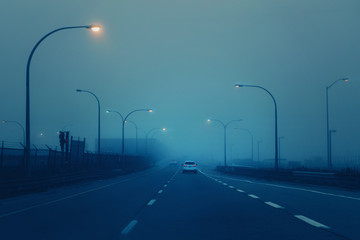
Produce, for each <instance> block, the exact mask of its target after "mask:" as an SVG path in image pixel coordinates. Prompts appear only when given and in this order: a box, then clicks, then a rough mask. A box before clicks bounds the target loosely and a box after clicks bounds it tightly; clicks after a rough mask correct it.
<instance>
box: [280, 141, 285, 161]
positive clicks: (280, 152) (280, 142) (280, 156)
mask: <svg viewBox="0 0 360 240" xmlns="http://www.w3.org/2000/svg"><path fill="white" fill-rule="evenodd" d="M281 139H284V137H279V161H280V162H281V156H280V155H281V148H280V146H281Z"/></svg>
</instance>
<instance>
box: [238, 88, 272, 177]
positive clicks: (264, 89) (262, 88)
mask: <svg viewBox="0 0 360 240" xmlns="http://www.w3.org/2000/svg"><path fill="white" fill-rule="evenodd" d="M235 87H236V88H239V87H254V88H260V89H262V90H264V91H265V92H267V93H268V94H269V95H270V96H271V98H272V100H273V102H274V106H275V169H276V170H278V169H279V157H278V127H277V104H276V101H275V98H274V96H273V95H272V94H271V93H270V92H269V91H268V90H267V89H265V88H263V87H261V86H257V85H244V84H235Z"/></svg>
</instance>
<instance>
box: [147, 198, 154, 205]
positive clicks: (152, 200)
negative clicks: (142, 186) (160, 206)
mask: <svg viewBox="0 0 360 240" xmlns="http://www.w3.org/2000/svg"><path fill="white" fill-rule="evenodd" d="M155 201H156V199H151V200H150V201H149V202H148V204H147V205H148V206H151V205H153V204H154V202H155Z"/></svg>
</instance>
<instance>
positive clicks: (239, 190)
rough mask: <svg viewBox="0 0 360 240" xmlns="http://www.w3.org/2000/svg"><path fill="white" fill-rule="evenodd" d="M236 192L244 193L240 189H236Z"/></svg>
mask: <svg viewBox="0 0 360 240" xmlns="http://www.w3.org/2000/svg"><path fill="white" fill-rule="evenodd" d="M236 191H238V192H244V191H243V190H241V189H236Z"/></svg>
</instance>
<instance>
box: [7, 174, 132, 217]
mask: <svg viewBox="0 0 360 240" xmlns="http://www.w3.org/2000/svg"><path fill="white" fill-rule="evenodd" d="M130 180H133V178H128V179H124V180H122V181H119V182H115V183H110V184H107V185H104V186H101V187H96V188H93V189H89V190H86V191H83V192H79V193H75V194H72V195H69V196H66V197H62V198H58V199H55V200H52V201H48V202H44V203H39V204H36V205H34V206H31V207H26V208H23V209H19V210H15V211H12V212H8V213H4V214H1V215H0V218H3V217H7V216H11V215H14V214H18V213H22V212H26V211H28V210H31V209H34V208H38V207H42V206H47V205H50V204H53V203H57V202H60V201H63V200H66V199H70V198H74V197H77V196H80V195H83V194H86V193H91V192H94V191H97V190H101V189H104V188H107V187H111V186H113V185H117V184H120V183H123V182H127V181H130Z"/></svg>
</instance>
